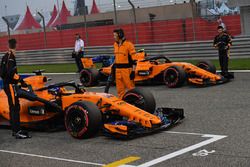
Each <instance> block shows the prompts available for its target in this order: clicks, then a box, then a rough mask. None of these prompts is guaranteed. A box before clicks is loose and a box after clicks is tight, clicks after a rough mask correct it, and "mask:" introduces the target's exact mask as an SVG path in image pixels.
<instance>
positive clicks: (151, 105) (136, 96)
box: [122, 88, 156, 114]
mask: <svg viewBox="0 0 250 167" xmlns="http://www.w3.org/2000/svg"><path fill="white" fill-rule="evenodd" d="M122 99H123V100H124V101H126V102H127V103H129V104H132V105H134V106H136V107H138V108H140V109H142V110H145V111H147V112H149V113H151V114H153V113H154V112H155V107H156V104H155V98H154V96H153V95H152V93H151V92H149V91H146V90H144V89H138V88H135V89H132V90H129V91H127V92H126V94H125V95H124V96H123V98H122Z"/></svg>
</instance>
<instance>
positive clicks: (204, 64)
mask: <svg viewBox="0 0 250 167" xmlns="http://www.w3.org/2000/svg"><path fill="white" fill-rule="evenodd" d="M196 66H197V67H199V68H201V69H203V70H206V71H209V72H211V73H213V74H215V73H216V67H215V65H214V64H213V63H212V62H211V61H209V60H203V61H200V62H198V63H197V65H196Z"/></svg>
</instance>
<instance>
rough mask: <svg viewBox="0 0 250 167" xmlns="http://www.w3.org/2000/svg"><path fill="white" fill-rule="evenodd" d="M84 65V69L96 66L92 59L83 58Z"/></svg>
mask: <svg viewBox="0 0 250 167" xmlns="http://www.w3.org/2000/svg"><path fill="white" fill-rule="evenodd" d="M81 61H82V64H83V67H84V68H95V64H94V63H93V61H92V58H89V57H84V58H81Z"/></svg>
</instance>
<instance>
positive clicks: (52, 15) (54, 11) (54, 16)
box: [46, 5, 57, 27]
mask: <svg viewBox="0 0 250 167" xmlns="http://www.w3.org/2000/svg"><path fill="white" fill-rule="evenodd" d="M56 16H57V9H56V5H54V9H53V12H52V14H51V18H50V20H49V22H48V23H47V25H46V26H47V27H49V26H51V24H52V23H53V21H54V20H55V18H56Z"/></svg>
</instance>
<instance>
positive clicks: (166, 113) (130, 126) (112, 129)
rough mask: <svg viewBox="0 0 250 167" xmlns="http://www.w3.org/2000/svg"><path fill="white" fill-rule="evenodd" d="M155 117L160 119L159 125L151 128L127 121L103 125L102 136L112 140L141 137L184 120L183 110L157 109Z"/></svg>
mask: <svg viewBox="0 0 250 167" xmlns="http://www.w3.org/2000/svg"><path fill="white" fill-rule="evenodd" d="M155 115H156V116H158V117H159V118H160V119H161V123H160V124H155V125H153V126H152V127H151V128H147V127H143V126H142V125H141V124H140V123H137V122H134V121H129V120H117V121H113V122H109V123H105V124H104V128H103V129H104V135H106V136H109V137H114V138H121V139H131V138H135V137H138V136H142V135H147V134H151V133H154V132H158V131H162V130H166V129H168V128H170V127H173V126H174V125H176V124H178V123H179V122H181V121H182V120H183V119H184V110H183V109H177V108H157V109H156V111H155Z"/></svg>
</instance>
